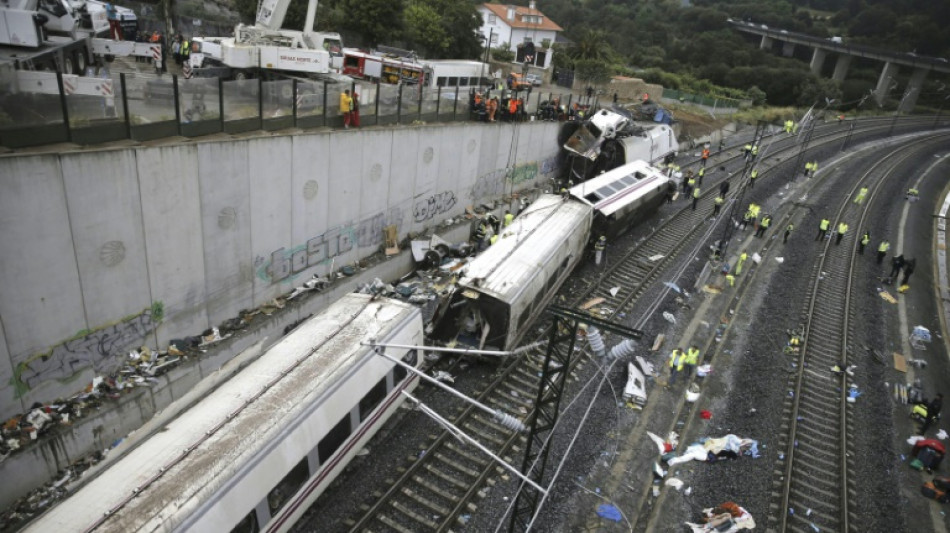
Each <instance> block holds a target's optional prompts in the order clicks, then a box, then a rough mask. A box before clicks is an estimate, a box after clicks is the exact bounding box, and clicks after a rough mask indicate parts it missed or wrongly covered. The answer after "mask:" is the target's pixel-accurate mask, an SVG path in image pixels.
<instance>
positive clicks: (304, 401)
mask: <svg viewBox="0 0 950 533" xmlns="http://www.w3.org/2000/svg"><path fill="white" fill-rule="evenodd" d="M414 313H419V311H418V309H416V308H415V307H413V306H411V305H409V304H406V303H403V302H398V301H394V300H388V299H380V300H377V301H372V299H371V297H370V296H369V295H363V294H348V295H346V296H344V297H343V298H342V299H340V300H339V301H337V302H335V303H334V304H332V305H331V306H330V307H329V308H327V309H326V310H324V311H323V312H321V313H320V314H318V315H317V316H315V317H313V318H311V319H309V320H307V321H306V322H304V323H303V324H301V325H299V326H298V327H297V328H296V329H294V330H293V331H292V332H291V333H290V334H289V335H287V336H286V337H285V338H284V339H282V340H281V341H280V342H278V343H277V344H275V345H274V346H272V347H271V348H270V349H268V350H267V352H266V353H264V354H263V355H261V356H260V357H259V358H258V359H257V360H256V361H254V362H253V363H251V364H250V365H248V366H247V368H245V369H243V370H241V371H240V372H239V373H238V374H236V375H235V376H234V377H232V378H231V379H229V380H227V381H226V382H224V383H222V384H221V385H220V386H219V387H217V388H216V389H214V390H213V391H212V392H210V393H209V394H207V395H205V396H204V398H203V399H202V400H201V401H200V402H199V403H198V404H197V405H196V406H194V407H191V408H189V409H187V410H185V411H183V412H182V413H181V414H180V415H179V416H178V417H177V418H175V419H174V420H173V421H171V422H170V423H168V424H167V425H166V426H164V427H163V428H162V430H161V431H158V432H156V433H155V434H154V435H151V436H149V438H147V439H145V440H143V441H142V442H141V443H140V444H139V445H138V446H136V447H135V448H133V449H131V450H130V451H129V452H128V453H127V454H126V455H125V456H124V457H122V458H121V459H118V460H117V461H116V462H115V463H114V464H111V465H110V466H109V467H108V468H107V469H105V470H103V471H101V473H99V474H98V476H96V477H95V478H94V479H92V480H91V481H89V482H88V483H87V484H86V485H85V486H83V487H81V488H80V489H79V490H78V491H77V492H76V493H75V494H74V495H72V496H70V497H69V498H67V499H66V500H64V501H63V502H61V503H60V504H59V505H57V506H55V507H53V508H52V509H51V510H50V511H49V512H47V513H46V514H44V515H43V516H41V517H40V518H38V519H37V520H35V521H34V522H33V523H32V524H30V525H29V528H28V529H27V531H44V532H45V531H75V530H85V529H86V528H88V527H89V526H92V525H93V524H94V523H95V522H96V521H97V520H98V519H99V518H101V517H102V516H103V511H104V510H105V509H111V508H113V507H114V506H116V505H118V504H120V502H122V501H123V500H124V499H126V498H127V497H129V496H131V495H132V494H133V490H136V489H137V488H139V487H141V490H140V492H139V494H138V495H137V496H136V497H134V498H132V499H131V500H129V501H128V502H127V503H126V504H125V506H124V507H123V508H122V509H121V510H119V511H118V512H116V513H115V515H114V516H112V517H109V518H108V519H106V520H105V522H104V523H103V524H102V525H101V526H99V527H98V528H97V529H96V530H95V531H97V532H99V531H109V532H112V531H115V532H127V531H171V530H172V529H177V528H179V527H181V526H182V523H181V520H184V519H186V518H187V517H184V516H183V517H181V518H180V519H177V518H176V520H175V521H174V522H171V521H169V519H170V517H171V515H173V514H174V513H175V512H176V511H178V510H181V509H182V508H188V509H190V510H191V511H194V510H196V509H198V508H200V506H201V504H202V500H203V499H207V498H208V497H209V496H210V495H211V494H214V493H215V492H216V491H217V490H220V489H221V488H222V487H223V486H226V484H227V483H228V480H229V478H230V476H231V475H232V474H234V473H235V472H237V471H238V470H239V469H240V468H242V467H243V466H245V465H247V464H249V463H251V462H252V461H253V460H254V459H255V454H256V453H257V451H258V450H259V449H260V448H261V447H264V446H268V445H269V444H270V443H272V442H276V441H277V440H278V439H279V436H280V434H281V433H282V432H283V431H285V430H286V429H287V428H288V427H290V426H292V425H293V424H294V423H295V422H297V421H299V419H300V418H301V416H302V415H303V414H304V413H305V412H306V410H307V408H308V406H309V404H311V403H313V402H314V401H315V400H316V399H317V398H319V397H321V396H322V395H324V394H326V393H327V392H329V391H332V390H333V388H334V387H335V386H337V383H338V378H340V377H342V376H343V375H345V374H346V373H347V372H348V371H349V369H350V367H351V366H352V365H353V364H354V363H356V362H358V361H360V360H361V357H362V354H363V353H365V351H366V350H368V349H369V348H368V347H366V346H362V345H361V344H360V343H361V342H362V341H364V340H366V339H368V338H372V337H377V338H381V339H382V338H385V336H386V335H387V333H388V332H390V331H393V330H395V329H396V328H398V327H399V326H400V325H401V324H403V323H404V321H407V320H410V319H411V318H412V317H413V314H414ZM344 328H345V329H344ZM420 328H421V321H420ZM295 363H299V364H296V366H294V364H295ZM285 372H286V374H285V375H282V374H283V373H285ZM268 386H269V388H268ZM262 391H263V392H262ZM235 413H236V414H235ZM232 414H233V417H232V418H231V419H230V420H228V418H227V417H228V416H229V415H232ZM222 424H223V425H222ZM219 425H221V427H220V429H218V430H217V431H214V430H215V428H216V427H217V426H219ZM208 431H213V432H212V433H211V434H210V435H208V436H207V438H205V434H206V432H208ZM203 438H204V439H205V440H204V441H203V442H200V441H201V439H203ZM196 442H200V444H198V445H195V443H196ZM192 446H195V448H194V450H193V451H191V452H190V453H188V454H186V455H184V456H183V457H180V456H181V455H182V453H183V450H186V449H188V448H189V447H192ZM176 460H177V462H176ZM166 465H169V466H168V467H167V469H166V470H165V473H164V474H163V475H161V476H160V477H158V478H157V479H156V480H154V481H153V482H152V483H151V484H150V485H148V480H149V479H150V478H152V477H154V476H156V475H157V474H158V472H159V469H160V468H162V467H165V466H166ZM146 485H148V486H146ZM186 514H187V513H186ZM234 518H235V522H237V521H238V520H240V519H241V518H243V516H235V517H234Z"/></svg>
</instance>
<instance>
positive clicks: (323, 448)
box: [317, 413, 351, 464]
mask: <svg viewBox="0 0 950 533" xmlns="http://www.w3.org/2000/svg"><path fill="white" fill-rule="evenodd" d="M350 431H351V427H350V415H349V413H347V414H345V415H343V418H341V419H340V421H339V422H338V423H337V425H335V426H333V429H331V430H330V432H329V433H327V435H326V436H325V437H323V438H322V439H320V442H319V443H318V444H317V454H318V455H317V456H318V458H319V459H320V464H325V463H326V462H327V461H328V460H329V459H330V457H332V456H333V454H334V453H335V452H336V451H337V449H339V448H340V446H341V445H342V444H343V442H344V441H345V440H346V439H347V437H349V436H350Z"/></svg>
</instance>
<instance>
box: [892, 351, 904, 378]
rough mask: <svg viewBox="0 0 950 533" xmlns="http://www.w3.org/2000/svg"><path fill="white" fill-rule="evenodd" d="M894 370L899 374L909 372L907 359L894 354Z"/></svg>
mask: <svg viewBox="0 0 950 533" xmlns="http://www.w3.org/2000/svg"><path fill="white" fill-rule="evenodd" d="M893 356H894V369H895V370H897V371H898V372H905V373H906V372H907V359H906V358H904V356H903V355H901V354H899V353H897V352H894V353H893Z"/></svg>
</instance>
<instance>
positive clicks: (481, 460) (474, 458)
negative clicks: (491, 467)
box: [445, 441, 488, 466]
mask: <svg viewBox="0 0 950 533" xmlns="http://www.w3.org/2000/svg"><path fill="white" fill-rule="evenodd" d="M445 447H446V448H448V449H450V450H452V451H453V452H455V453H457V454H458V455H461V456H462V457H464V458H466V459H468V460H469V461H471V462H473V463H476V464H478V465H481V466H485V465H486V464H488V459H487V456H485V455H481V454H478V455H476V454H473V453H471V452H470V451H468V450H463V449H462V448H460V447H459V446H458V444H456V443H455V442H452V441H446V442H445Z"/></svg>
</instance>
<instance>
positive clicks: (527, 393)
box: [506, 380, 538, 399]
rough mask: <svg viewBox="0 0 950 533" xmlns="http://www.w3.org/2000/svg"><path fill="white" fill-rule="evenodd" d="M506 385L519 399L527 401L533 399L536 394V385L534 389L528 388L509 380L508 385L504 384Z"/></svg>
mask: <svg viewBox="0 0 950 533" xmlns="http://www.w3.org/2000/svg"><path fill="white" fill-rule="evenodd" d="M506 385H507V386H508V388H509V389H511V390H512V391H514V392H517V393H518V396H519V397H521V398H528V399H531V398H534V397H535V394H536V392H535V391H537V390H538V387H537V385H535V386H534V387H530V386H528V387H525V386H523V385H522V384H521V382H519V381H517V380H511V381H509V382H508V383H506Z"/></svg>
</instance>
